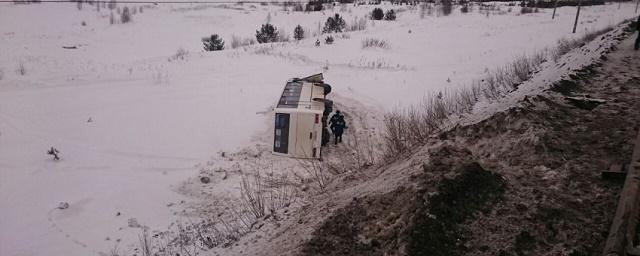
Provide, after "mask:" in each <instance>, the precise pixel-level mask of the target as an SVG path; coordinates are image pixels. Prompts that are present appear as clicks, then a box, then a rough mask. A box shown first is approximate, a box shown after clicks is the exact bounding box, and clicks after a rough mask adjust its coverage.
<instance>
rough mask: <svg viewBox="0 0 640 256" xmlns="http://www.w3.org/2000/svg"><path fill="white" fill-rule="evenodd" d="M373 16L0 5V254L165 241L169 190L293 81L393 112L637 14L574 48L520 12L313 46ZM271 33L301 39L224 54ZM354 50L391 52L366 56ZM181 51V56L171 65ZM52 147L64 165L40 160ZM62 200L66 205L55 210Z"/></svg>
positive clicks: (438, 20) (387, 29) (587, 14)
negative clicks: (342, 25)
mask: <svg viewBox="0 0 640 256" xmlns="http://www.w3.org/2000/svg"><path fill="white" fill-rule="evenodd" d="M131 7H132V6H131ZM138 8H139V6H138ZM373 8H374V6H358V7H356V6H352V5H347V6H344V7H340V6H337V7H335V8H334V10H333V11H329V10H327V11H324V12H315V13H300V12H285V11H283V8H282V7H278V6H270V5H259V4H242V5H231V4H228V5H191V4H183V5H178V4H160V5H157V6H152V5H150V6H146V8H143V12H141V13H140V12H138V13H136V14H135V15H134V16H133V22H132V23H128V24H114V25H110V24H109V12H108V9H105V8H102V9H101V10H100V11H97V9H96V6H95V5H93V6H91V5H87V4H84V5H83V6H82V10H78V8H77V5H76V4H35V5H13V4H6V3H4V4H2V5H0V209H1V212H0V255H96V254H98V253H99V252H105V253H106V252H108V251H109V250H110V249H111V248H112V247H113V246H114V244H116V243H117V240H118V239H122V241H124V242H125V243H124V244H130V243H135V242H136V241H137V235H138V234H139V233H140V230H139V229H138V228H135V227H133V228H132V227H129V226H130V225H129V224H135V223H133V222H134V221H133V220H134V219H135V220H136V222H138V223H139V224H141V225H147V226H149V227H151V228H153V229H164V228H166V227H167V226H168V225H169V224H170V223H172V222H173V221H174V220H176V219H178V218H181V217H180V214H179V213H180V212H181V210H182V208H181V202H183V201H189V200H193V199H192V198H189V197H187V196H184V195H181V194H179V193H177V192H176V191H175V190H176V189H177V188H178V186H179V185H180V184H181V182H183V181H184V180H186V179H188V178H190V177H193V176H195V175H197V171H198V169H197V168H196V167H195V166H196V165H198V164H200V163H203V162H205V161H207V159H209V157H210V156H212V155H215V154H216V153H217V152H219V151H227V152H229V151H235V150H238V149H241V148H243V147H247V146H250V145H251V144H253V143H255V142H256V140H257V138H255V136H258V135H263V134H265V130H268V128H269V125H270V124H271V116H270V112H269V111H270V110H271V108H272V107H273V104H274V103H275V101H276V100H277V97H278V96H279V94H280V92H281V90H282V87H283V85H284V82H285V80H286V79H288V78H291V77H295V76H305V75H309V74H313V73H318V72H324V74H325V79H326V81H327V82H328V83H330V84H332V85H333V87H334V93H335V94H337V95H339V96H340V98H341V99H354V100H357V101H360V102H362V103H364V104H365V105H370V106H372V108H371V109H378V108H380V109H392V108H394V107H396V106H398V105H406V104H410V103H413V102H417V101H419V100H420V98H421V96H422V95H425V94H429V93H436V92H437V91H439V90H443V89H445V88H454V87H457V86H466V85H468V84H469V82H470V81H471V80H472V79H474V78H477V77H479V76H480V75H482V74H483V73H484V72H486V70H487V69H491V68H494V67H496V66H500V65H503V64H505V63H507V62H508V61H510V60H512V59H513V58H514V57H515V56H517V55H521V54H527V53H531V52H533V51H535V50H536V49H541V48H544V47H550V46H553V45H554V44H555V42H556V41H557V40H558V39H560V38H562V37H572V36H579V35H580V34H582V33H584V32H585V31H592V30H596V29H600V28H603V27H605V26H609V25H615V24H617V23H618V22H620V21H622V20H624V19H627V18H631V17H633V16H634V13H633V10H634V9H633V5H632V4H623V5H622V8H621V9H618V6H617V5H605V6H594V7H585V8H583V9H582V12H581V21H580V24H579V31H580V33H577V34H575V35H572V34H570V32H571V28H572V25H573V18H574V16H573V15H574V13H575V8H570V7H563V8H559V9H558V14H557V17H556V19H555V20H551V17H550V16H551V10H542V11H541V12H540V13H533V14H526V15H520V14H519V7H511V8H512V11H511V12H508V9H509V7H507V6H502V7H501V9H502V10H503V11H504V13H503V14H498V13H497V12H492V13H491V14H489V15H486V14H485V13H480V12H479V11H478V7H475V10H474V11H473V12H471V13H468V14H462V13H459V12H457V11H455V12H454V13H453V14H452V15H450V16H437V15H435V14H434V15H426V16H424V17H421V10H420V8H408V7H397V6H391V5H383V6H382V8H383V9H385V10H387V9H390V8H400V9H401V10H404V11H400V12H399V13H398V20H397V21H393V22H390V21H376V22H373V21H368V23H367V29H366V30H365V31H356V32H349V33H345V34H344V36H341V35H334V36H335V37H336V42H335V43H334V44H333V45H325V44H324V43H323V44H322V45H321V46H320V47H316V46H315V45H314V42H315V39H316V37H313V34H314V33H317V32H318V27H319V25H322V24H324V20H326V18H327V17H328V16H329V15H333V14H334V13H341V15H343V16H344V17H345V21H346V22H347V24H349V23H352V22H353V21H354V20H355V19H358V18H362V17H364V16H365V15H366V13H368V12H369V11H370V10H371V9H373ZM138 10H139V9H138ZM114 13H115V11H114ZM268 20H270V22H271V23H272V24H274V25H275V26H276V27H278V28H280V29H284V30H285V31H286V33H287V34H292V32H293V28H294V26H295V25H297V24H301V25H302V27H304V28H305V30H307V32H308V33H309V34H310V35H309V38H308V39H305V40H303V41H301V42H297V43H296V42H292V43H285V44H281V43H277V44H269V45H254V46H250V47H243V48H239V49H230V48H231V47H230V45H231V37H232V36H237V37H240V38H252V37H254V35H255V30H256V29H258V28H259V26H260V24H263V23H265V22H267V21H268ZM83 22H84V23H85V25H84V26H83V25H82V24H83ZM213 33H217V34H220V35H221V36H222V38H223V39H224V40H225V41H226V44H227V48H229V49H227V50H225V51H220V52H203V51H202V50H201V49H202V43H201V41H200V39H201V38H202V37H204V36H208V35H210V34H213ZM324 37H325V36H322V38H321V41H324V40H323V38H324ZM365 38H377V39H383V40H385V41H386V42H388V43H389V45H390V47H389V48H388V49H362V47H361V44H362V40H363V39H365ZM63 46H66V47H70V46H75V47H76V49H65V48H63ZM180 48H182V49H184V50H186V51H187V52H188V54H187V55H186V56H184V58H175V57H173V55H174V54H176V52H178V49H180ZM20 66H23V67H24V74H20V73H21V72H19V69H20ZM344 104H348V103H344ZM89 119H91V121H89ZM51 146H54V147H56V148H58V149H59V150H60V151H61V158H62V160H60V161H57V162H56V161H53V160H52V159H51V157H50V156H48V155H46V150H47V149H48V148H50V147H51ZM60 202H68V203H69V204H70V207H69V208H68V209H65V210H57V209H55V208H56V207H57V206H58V204H59V203H60ZM118 213H119V214H118ZM130 222H131V223H130ZM131 226H135V225H131ZM123 246H124V245H123Z"/></svg>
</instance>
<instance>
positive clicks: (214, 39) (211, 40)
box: [202, 34, 224, 51]
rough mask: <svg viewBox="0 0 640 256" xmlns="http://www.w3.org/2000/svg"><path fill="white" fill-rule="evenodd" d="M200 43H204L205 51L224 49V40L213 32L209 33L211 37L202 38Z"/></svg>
mask: <svg viewBox="0 0 640 256" xmlns="http://www.w3.org/2000/svg"><path fill="white" fill-rule="evenodd" d="M202 43H203V44H204V50H205V51H220V50H224V41H222V38H220V37H219V36H218V34H213V35H211V37H205V38H202Z"/></svg>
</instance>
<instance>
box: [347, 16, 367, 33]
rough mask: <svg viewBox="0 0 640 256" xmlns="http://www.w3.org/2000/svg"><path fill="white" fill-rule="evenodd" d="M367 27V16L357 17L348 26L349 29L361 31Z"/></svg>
mask: <svg viewBox="0 0 640 256" xmlns="http://www.w3.org/2000/svg"><path fill="white" fill-rule="evenodd" d="M365 29H367V19H366V18H365V17H355V18H354V19H353V22H352V23H351V24H349V26H348V27H347V31H360V30H365Z"/></svg>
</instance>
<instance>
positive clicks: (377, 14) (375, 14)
mask: <svg viewBox="0 0 640 256" xmlns="http://www.w3.org/2000/svg"><path fill="white" fill-rule="evenodd" d="M371 18H372V19H374V20H381V19H382V18H384V11H382V9H380V8H375V9H373V11H372V12H371Z"/></svg>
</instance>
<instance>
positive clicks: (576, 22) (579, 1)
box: [573, 0, 640, 34]
mask: <svg viewBox="0 0 640 256" xmlns="http://www.w3.org/2000/svg"><path fill="white" fill-rule="evenodd" d="M639 1H640V0H639ZM581 6H582V0H578V11H577V12H576V21H575V22H574V23H573V33H574V34H575V33H576V28H577V27H578V17H580V7H581Z"/></svg>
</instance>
